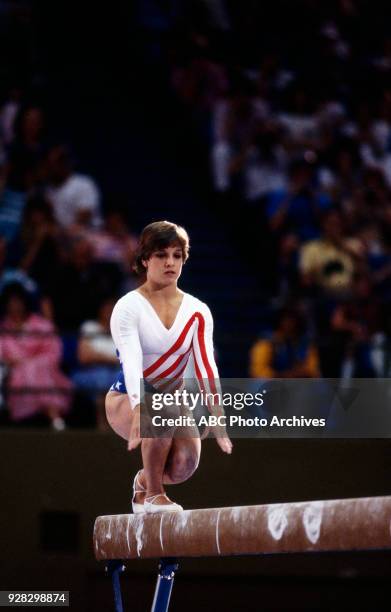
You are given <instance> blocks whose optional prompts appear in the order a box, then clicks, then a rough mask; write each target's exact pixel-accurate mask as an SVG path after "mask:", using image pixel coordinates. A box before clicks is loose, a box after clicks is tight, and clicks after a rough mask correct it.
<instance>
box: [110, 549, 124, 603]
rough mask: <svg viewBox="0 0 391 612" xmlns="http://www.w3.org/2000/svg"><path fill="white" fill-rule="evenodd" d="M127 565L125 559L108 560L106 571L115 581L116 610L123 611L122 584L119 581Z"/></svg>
mask: <svg viewBox="0 0 391 612" xmlns="http://www.w3.org/2000/svg"><path fill="white" fill-rule="evenodd" d="M124 569H125V566H124V564H123V561H121V560H117V559H113V560H111V561H108V563H107V565H106V572H107V573H108V574H109V576H111V580H112V583H113V591H114V609H115V612H123V610H124V609H123V606H122V596H121V584H120V581H119V575H120V573H121V572H123V571H124Z"/></svg>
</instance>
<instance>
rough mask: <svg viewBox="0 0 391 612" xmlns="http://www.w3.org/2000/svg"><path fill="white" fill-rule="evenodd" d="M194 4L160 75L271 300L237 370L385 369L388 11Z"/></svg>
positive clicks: (389, 229) (390, 127)
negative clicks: (193, 15) (246, 365)
mask: <svg viewBox="0 0 391 612" xmlns="http://www.w3.org/2000/svg"><path fill="white" fill-rule="evenodd" d="M261 5H262V6H261ZM205 6H207V7H208V10H206V9H205V11H204V14H203V15H202V17H200V18H199V27H198V29H192V30H191V31H190V35H189V36H188V38H187V40H186V41H185V40H184V39H183V38H181V37H178V38H177V40H176V42H175V43H174V44H173V46H172V48H171V49H170V61H171V83H172V87H173V88H174V90H175V92H176V95H177V97H178V99H179V100H180V101H181V104H182V106H183V107H184V108H185V109H186V112H187V113H188V114H189V116H190V117H191V119H192V121H193V122H194V123H195V124H196V125H197V130H198V133H199V134H200V135H201V137H202V139H203V144H204V147H205V150H206V151H207V155H208V156H209V159H210V174H211V183H212V185H213V191H214V197H213V198H212V199H211V204H212V205H213V206H214V208H215V211H216V213H217V214H218V215H219V217H220V218H221V220H222V221H224V222H225V223H226V225H227V227H228V228H229V230H230V236H231V239H232V241H233V243H234V244H235V245H237V248H238V249H239V250H240V251H241V255H242V257H243V259H244V260H247V262H248V266H249V267H252V269H253V270H254V272H255V274H256V275H257V277H258V279H259V285H260V289H261V291H262V294H263V296H264V300H265V303H266V304H268V305H269V306H270V309H269V316H268V317H267V320H268V324H267V325H264V326H263V328H261V333H260V337H259V338H258V339H256V340H255V341H254V345H253V347H252V349H251V352H250V373H251V375H252V376H265V375H273V376H279V377H285V376H286V377H296V376H304V375H305V376H317V375H319V374H321V375H322V376H324V377H340V376H345V377H351V376H359V377H374V376H388V375H389V374H390V356H391V354H390V350H389V340H390V334H391V318H390V314H389V313H390V302H391V79H390V77H391V30H390V28H389V25H387V15H388V12H389V11H388V9H386V8H385V9H384V10H385V13H384V14H383V16H382V18H380V16H379V13H378V11H376V10H375V8H374V6H373V4H371V3H368V2H366V1H365V0H336V1H331V2H327V3H317V2H312V1H311V0H303V1H301V0H297V1H296V2H292V3H287V2H285V3H284V2H279V1H278V0H277V2H275V3H252V2H248V3H246V2H244V3H240V6H238V5H237V4H236V5H234V4H233V3H231V2H224V1H218V2H206V3H205ZM260 327H261V326H260Z"/></svg>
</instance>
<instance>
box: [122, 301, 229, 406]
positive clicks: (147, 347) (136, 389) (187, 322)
mask: <svg viewBox="0 0 391 612" xmlns="http://www.w3.org/2000/svg"><path fill="white" fill-rule="evenodd" d="M110 326H111V334H112V336H113V340H114V344H115V346H116V349H117V351H118V355H119V359H120V362H121V366H122V370H123V374H124V382H125V386H126V392H127V393H128V396H129V401H130V406H131V408H132V409H134V408H135V406H137V404H139V403H140V379H144V381H146V382H147V383H149V384H150V385H152V386H153V387H154V389H156V390H157V391H159V390H161V391H171V390H173V389H174V388H179V387H180V385H181V384H182V382H183V374H184V371H185V368H186V366H187V363H188V361H189V358H190V357H191V356H192V357H193V359H194V369H195V374H196V377H197V380H198V384H199V386H200V389H201V391H204V392H205V393H214V394H215V393H219V383H218V376H219V375H218V370H217V366H216V363H215V359H214V354H213V318H212V314H211V312H210V310H209V308H208V306H207V305H206V304H204V302H201V301H200V300H198V299H197V298H195V297H193V296H192V295H190V294H189V293H184V295H183V299H182V303H181V305H180V307H179V310H178V313H177V316H176V318H175V321H174V323H173V324H172V326H171V327H170V329H167V328H166V327H165V326H164V325H163V323H162V321H161V320H160V318H159V316H158V315H157V312H156V311H155V309H154V308H153V306H152V304H151V303H150V302H149V301H148V300H147V299H146V298H145V297H144V296H143V295H142V294H141V293H140V292H139V291H137V290H134V291H130V292H129V293H127V294H126V295H124V296H123V297H122V298H121V299H120V300H118V302H117V303H116V305H115V307H114V309H113V313H112V315H111V321H110ZM112 389H114V390H117V391H124V389H122V388H121V383H120V382H119V384H117V385H113V387H112ZM212 403H214V402H212Z"/></svg>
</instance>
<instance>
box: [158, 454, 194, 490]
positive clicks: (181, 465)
mask: <svg viewBox="0 0 391 612" xmlns="http://www.w3.org/2000/svg"><path fill="white" fill-rule="evenodd" d="M198 463H199V455H198V454H197V453H196V452H194V451H185V450H180V451H178V452H176V453H175V454H174V455H173V457H172V459H171V461H170V462H169V463H168V464H167V465H166V469H165V473H166V475H167V476H168V478H169V479H170V481H171V482H172V483H173V484H178V483H180V482H184V481H185V480H188V479H189V478H190V476H192V475H193V474H194V472H195V471H196V469H197V467H198Z"/></svg>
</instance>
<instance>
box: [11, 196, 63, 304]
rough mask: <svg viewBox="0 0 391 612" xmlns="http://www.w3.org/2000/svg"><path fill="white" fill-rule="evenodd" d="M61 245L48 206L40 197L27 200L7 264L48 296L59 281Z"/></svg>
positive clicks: (57, 230)
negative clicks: (29, 277)
mask: <svg viewBox="0 0 391 612" xmlns="http://www.w3.org/2000/svg"><path fill="white" fill-rule="evenodd" d="M62 242H63V241H62V236H61V232H60V229H59V227H58V225H57V223H56V222H55V220H54V218H53V211H52V208H51V206H50V204H49V203H48V202H47V201H46V200H45V198H43V197H42V196H36V197H34V198H30V199H29V200H28V202H27V204H26V208H25V210H24V215H23V221H22V226H21V229H20V232H19V235H18V236H17V237H16V238H15V239H14V240H13V241H12V243H11V244H10V245H9V250H10V252H11V253H12V258H11V259H10V260H9V261H10V262H11V263H12V264H13V265H15V266H17V267H18V268H19V270H22V271H24V272H25V273H26V274H28V275H29V276H31V278H33V279H34V280H35V281H36V282H37V283H38V286H39V287H40V289H41V291H42V292H43V294H46V295H47V294H48V291H49V288H50V287H51V286H52V285H54V284H55V283H56V282H57V280H58V268H59V266H60V263H61V246H62Z"/></svg>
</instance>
